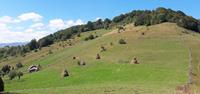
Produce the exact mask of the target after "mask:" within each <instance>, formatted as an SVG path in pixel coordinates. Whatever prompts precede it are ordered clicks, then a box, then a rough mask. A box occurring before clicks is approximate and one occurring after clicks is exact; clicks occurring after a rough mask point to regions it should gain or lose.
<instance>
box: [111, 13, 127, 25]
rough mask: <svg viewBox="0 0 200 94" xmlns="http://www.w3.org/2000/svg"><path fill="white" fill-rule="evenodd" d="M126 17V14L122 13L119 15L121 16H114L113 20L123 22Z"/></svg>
mask: <svg viewBox="0 0 200 94" xmlns="http://www.w3.org/2000/svg"><path fill="white" fill-rule="evenodd" d="M124 18H125V15H124V14H121V15H119V16H116V17H114V18H113V20H112V21H113V22H114V23H118V22H121V21H122V20H123V19H124Z"/></svg>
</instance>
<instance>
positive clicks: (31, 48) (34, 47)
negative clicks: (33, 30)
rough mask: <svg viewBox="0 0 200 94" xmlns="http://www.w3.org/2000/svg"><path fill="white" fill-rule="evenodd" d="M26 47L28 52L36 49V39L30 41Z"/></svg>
mask: <svg viewBox="0 0 200 94" xmlns="http://www.w3.org/2000/svg"><path fill="white" fill-rule="evenodd" d="M27 46H28V47H29V49H30V50H34V49H37V48H38V47H39V45H38V42H37V41H36V39H33V40H31V42H30V43H28V44H27Z"/></svg>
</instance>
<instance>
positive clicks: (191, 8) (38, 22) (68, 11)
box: [0, 0, 200, 43]
mask: <svg viewBox="0 0 200 94" xmlns="http://www.w3.org/2000/svg"><path fill="white" fill-rule="evenodd" d="M199 3H200V1H199V0H189V1H188V0H98V1H97V0H1V3H0V43H11V42H25V41H30V40H31V39H34V38H35V39H39V38H42V37H44V36H46V35H48V34H51V33H54V32H56V31H57V30H60V29H64V28H67V27H70V26H73V25H80V24H84V23H86V22H87V21H89V20H92V21H94V20H96V19H97V18H102V19H104V18H112V17H114V16H116V15H119V14H121V13H126V12H129V11H132V10H135V9H155V8H157V7H166V8H172V9H174V10H182V11H184V12H185V13H186V14H188V15H190V16H193V17H195V18H200V12H199Z"/></svg>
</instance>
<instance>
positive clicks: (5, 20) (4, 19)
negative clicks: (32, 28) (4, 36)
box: [0, 16, 12, 23]
mask: <svg viewBox="0 0 200 94" xmlns="http://www.w3.org/2000/svg"><path fill="white" fill-rule="evenodd" d="M0 23H12V17H10V16H3V17H0Z"/></svg>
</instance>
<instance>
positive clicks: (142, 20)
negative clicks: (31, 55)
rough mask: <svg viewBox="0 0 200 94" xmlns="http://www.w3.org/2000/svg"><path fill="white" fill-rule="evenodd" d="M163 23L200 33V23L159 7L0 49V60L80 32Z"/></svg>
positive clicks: (180, 13)
mask: <svg viewBox="0 0 200 94" xmlns="http://www.w3.org/2000/svg"><path fill="white" fill-rule="evenodd" d="M164 22H172V23H177V25H178V26H180V27H183V28H186V29H189V30H192V31H195V32H200V21H199V20H197V19H195V18H193V17H191V16H187V15H186V14H185V13H184V12H182V11H174V10H171V9H166V8H162V7H159V8H157V9H155V10H134V11H132V12H129V13H126V14H121V15H119V16H116V17H114V18H113V19H112V20H111V19H108V18H106V19H104V20H102V19H99V20H97V21H94V22H92V21H88V22H87V24H84V25H77V26H72V27H70V28H67V29H63V30H60V31H58V32H55V33H54V34H50V35H48V36H46V37H43V38H41V39H39V40H38V41H37V40H36V39H33V40H31V41H30V42H29V43H28V44H26V45H24V46H15V47H8V46H7V47H4V48H0V59H1V58H7V57H8V56H18V55H22V56H24V55H25V54H26V53H27V52H30V51H32V50H36V49H41V48H42V47H46V46H49V45H51V44H53V43H55V42H58V41H65V40H67V39H70V38H72V37H74V36H76V35H79V34H80V33H82V32H87V31H92V30H97V29H110V28H115V27H118V26H124V25H126V24H134V25H135V26H140V25H146V26H150V25H155V24H160V23H164Z"/></svg>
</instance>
